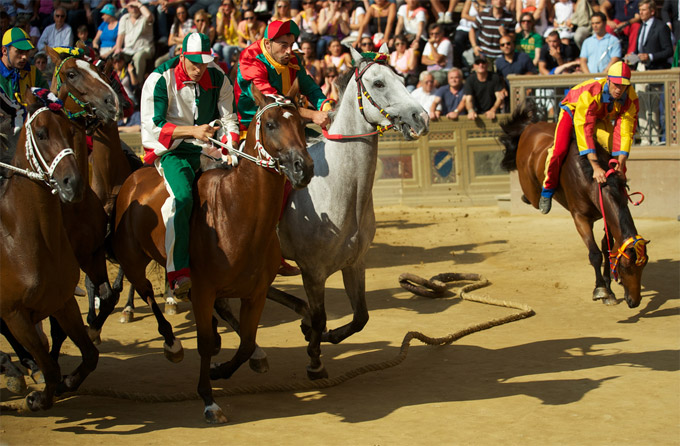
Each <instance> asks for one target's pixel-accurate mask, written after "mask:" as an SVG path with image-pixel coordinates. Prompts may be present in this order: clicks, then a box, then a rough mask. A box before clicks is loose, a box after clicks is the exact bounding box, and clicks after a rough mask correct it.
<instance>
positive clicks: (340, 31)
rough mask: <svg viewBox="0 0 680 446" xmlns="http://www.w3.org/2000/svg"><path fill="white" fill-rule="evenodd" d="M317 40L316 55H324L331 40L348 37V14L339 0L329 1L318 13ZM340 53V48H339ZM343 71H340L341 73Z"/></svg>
mask: <svg viewBox="0 0 680 446" xmlns="http://www.w3.org/2000/svg"><path fill="white" fill-rule="evenodd" d="M317 25H318V30H319V40H318V41H317V45H316V54H326V52H327V51H326V49H327V48H328V45H330V43H331V42H332V41H333V40H337V41H338V45H339V44H340V41H341V40H342V39H344V38H345V37H347V36H349V33H350V29H349V12H348V11H347V9H346V8H344V7H343V5H342V1H341V0H331V1H330V2H329V3H328V7H326V8H322V9H321V11H319V19H318V22H317ZM340 51H342V47H341V48H340ZM342 71H344V70H340V72H342Z"/></svg>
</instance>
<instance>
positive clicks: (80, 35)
mask: <svg viewBox="0 0 680 446" xmlns="http://www.w3.org/2000/svg"><path fill="white" fill-rule="evenodd" d="M76 37H77V41H80V42H83V43H84V44H85V46H87V47H88V48H92V39H91V38H90V30H89V29H87V25H80V26H79V27H78V30H77V31H76Z"/></svg>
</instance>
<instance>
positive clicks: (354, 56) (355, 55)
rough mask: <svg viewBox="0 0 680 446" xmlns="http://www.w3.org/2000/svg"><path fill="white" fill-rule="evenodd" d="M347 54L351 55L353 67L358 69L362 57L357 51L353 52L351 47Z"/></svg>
mask: <svg viewBox="0 0 680 446" xmlns="http://www.w3.org/2000/svg"><path fill="white" fill-rule="evenodd" d="M349 53H350V54H351V55H352V59H353V60H354V66H355V67H358V66H359V63H360V62H361V61H362V59H363V56H362V55H361V53H359V51H357V50H355V49H354V47H353V46H350V47H349Z"/></svg>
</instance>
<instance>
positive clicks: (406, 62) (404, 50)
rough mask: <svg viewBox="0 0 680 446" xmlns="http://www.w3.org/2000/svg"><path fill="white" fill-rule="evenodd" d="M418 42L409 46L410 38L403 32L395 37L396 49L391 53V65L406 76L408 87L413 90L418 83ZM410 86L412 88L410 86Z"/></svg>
mask: <svg viewBox="0 0 680 446" xmlns="http://www.w3.org/2000/svg"><path fill="white" fill-rule="evenodd" d="M417 50H418V42H417V41H416V40H414V41H413V43H412V44H411V47H410V48H409V47H408V40H406V37H404V36H403V35H401V34H397V37H395V38H394V51H393V52H392V54H391V55H390V65H391V66H392V68H394V69H395V70H396V72H397V73H399V74H401V75H402V76H404V80H405V84H406V89H407V90H409V91H413V89H415V86H416V84H417V83H418V71H417V69H418V51H417ZM409 87H410V88H409Z"/></svg>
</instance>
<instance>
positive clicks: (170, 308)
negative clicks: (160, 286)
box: [165, 302, 177, 316]
mask: <svg viewBox="0 0 680 446" xmlns="http://www.w3.org/2000/svg"><path fill="white" fill-rule="evenodd" d="M165 314H166V315H168V316H173V315H175V314H177V304H169V303H167V302H166V304H165Z"/></svg>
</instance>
